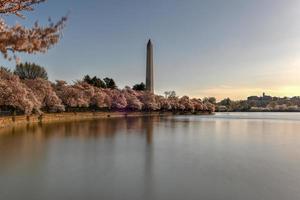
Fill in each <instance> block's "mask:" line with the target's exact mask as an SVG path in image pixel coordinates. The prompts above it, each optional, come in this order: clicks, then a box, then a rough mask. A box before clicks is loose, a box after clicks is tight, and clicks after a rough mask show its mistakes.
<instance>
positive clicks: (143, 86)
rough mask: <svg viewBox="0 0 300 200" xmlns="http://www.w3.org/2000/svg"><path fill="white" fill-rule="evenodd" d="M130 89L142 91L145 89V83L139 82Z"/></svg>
mask: <svg viewBox="0 0 300 200" xmlns="http://www.w3.org/2000/svg"><path fill="white" fill-rule="evenodd" d="M132 89H134V90H137V91H144V90H146V85H145V83H143V82H141V83H140V84H135V85H134V86H133V87H132Z"/></svg>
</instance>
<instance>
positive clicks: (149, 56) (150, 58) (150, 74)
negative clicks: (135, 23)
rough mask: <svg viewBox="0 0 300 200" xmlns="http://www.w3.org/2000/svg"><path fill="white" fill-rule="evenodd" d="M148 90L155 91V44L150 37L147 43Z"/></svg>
mask: <svg viewBox="0 0 300 200" xmlns="http://www.w3.org/2000/svg"><path fill="white" fill-rule="evenodd" d="M146 91H149V92H151V93H154V87H153V45H152V43H151V40H150V39H149V41H148V44H147V63H146Z"/></svg>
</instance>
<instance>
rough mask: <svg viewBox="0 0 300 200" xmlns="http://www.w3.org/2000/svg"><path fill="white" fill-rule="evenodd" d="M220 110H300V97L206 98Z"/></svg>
mask: <svg viewBox="0 0 300 200" xmlns="http://www.w3.org/2000/svg"><path fill="white" fill-rule="evenodd" d="M204 102H210V103H212V104H213V105H215V107H216V111H218V112H300V97H299V96H295V97H272V96H267V95H265V94H263V95H262V96H260V97H259V96H250V97H248V98H247V100H237V101H234V100H231V99H229V98H225V99H223V100H221V101H220V102H216V99H215V98H213V97H210V98H205V99H204Z"/></svg>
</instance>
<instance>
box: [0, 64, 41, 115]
mask: <svg viewBox="0 0 300 200" xmlns="http://www.w3.org/2000/svg"><path fill="white" fill-rule="evenodd" d="M0 105H1V106H11V107H13V108H15V109H19V110H21V111H23V112H24V113H25V114H31V113H32V112H36V113H40V112H41V111H40V108H41V102H40V101H39V100H38V99H37V98H36V97H35V95H34V94H33V92H32V90H30V89H29V88H28V87H27V86H26V85H25V84H24V83H22V82H21V81H20V79H19V77H18V76H16V75H13V74H11V73H9V72H7V71H5V70H3V69H1V70H0Z"/></svg>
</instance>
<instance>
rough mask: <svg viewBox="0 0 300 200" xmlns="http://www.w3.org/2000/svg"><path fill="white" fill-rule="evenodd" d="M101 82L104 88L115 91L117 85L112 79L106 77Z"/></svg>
mask: <svg viewBox="0 0 300 200" xmlns="http://www.w3.org/2000/svg"><path fill="white" fill-rule="evenodd" d="M103 80H104V82H105V85H106V88H109V89H116V88H117V85H116V83H115V81H114V80H113V79H112V78H108V77H106V78H104V79H103Z"/></svg>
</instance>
